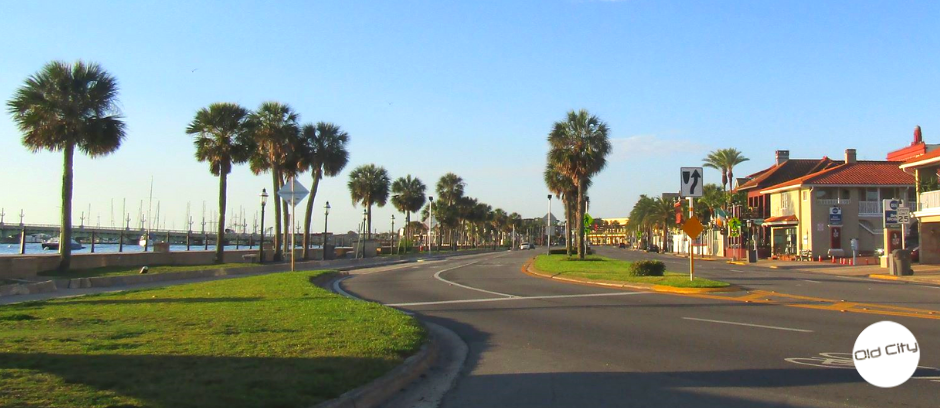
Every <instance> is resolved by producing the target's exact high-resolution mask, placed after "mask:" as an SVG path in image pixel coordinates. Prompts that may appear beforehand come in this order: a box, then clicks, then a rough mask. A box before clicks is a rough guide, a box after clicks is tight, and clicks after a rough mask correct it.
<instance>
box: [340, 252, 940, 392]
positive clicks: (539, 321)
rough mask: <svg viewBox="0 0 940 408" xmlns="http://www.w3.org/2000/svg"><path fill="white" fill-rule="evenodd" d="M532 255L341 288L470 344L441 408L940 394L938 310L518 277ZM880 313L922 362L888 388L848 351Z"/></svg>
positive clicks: (704, 269) (808, 277)
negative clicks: (856, 309)
mask: <svg viewBox="0 0 940 408" xmlns="http://www.w3.org/2000/svg"><path fill="white" fill-rule="evenodd" d="M599 252H600V253H601V254H604V255H608V256H612V257H617V258H623V259H641V258H657V259H662V260H664V261H666V262H667V265H668V268H669V269H670V270H676V271H684V270H687V269H684V267H685V266H686V265H687V262H688V261H687V260H684V259H680V258H675V257H671V256H665V255H655V254H645V253H640V252H634V251H628V250H618V249H613V248H601V249H600V251H599ZM535 254H536V251H514V252H503V253H497V254H485V255H475V256H468V257H457V258H451V259H447V260H442V261H432V262H421V263H415V264H412V265H409V266H407V267H404V268H397V269H387V270H380V271H379V272H375V273H368V274H361V275H356V276H354V277H353V278H350V279H346V280H344V281H343V282H342V284H341V286H342V288H343V289H344V290H345V291H347V292H349V293H351V294H353V295H355V296H358V297H361V298H364V299H369V300H374V301H377V302H381V303H385V304H388V305H391V306H393V307H397V308H400V309H403V310H405V311H408V312H411V313H415V314H416V315H417V316H418V317H419V318H421V319H427V320H429V321H433V322H435V323H438V324H440V325H443V326H445V327H448V328H450V329H451V330H453V331H455V332H456V333H457V334H458V335H459V336H460V337H461V338H462V339H463V340H464V341H465V342H466V343H467V344H468V345H469V355H468V358H467V364H466V366H465V368H464V372H463V373H462V374H461V376H460V378H459V379H458V381H457V384H456V386H455V387H454V388H453V389H452V390H451V391H450V392H449V393H448V394H447V395H446V396H445V398H444V400H443V401H442V404H441V406H443V407H608V406H610V407H620V406H636V407H647V406H693V407H769V406H807V407H816V406H820V407H830V406H842V407H845V406H852V407H855V406H861V407H885V406H892V407H907V406H910V407H936V406H937V405H938V401H940V370H933V369H931V368H933V367H940V353H938V351H940V344H938V343H940V320H936V319H929V318H916V317H906V316H891V315H882V314H871V313H869V312H866V313H853V312H840V311H838V310H817V309H806V308H801V307H790V306H792V305H798V304H800V303H801V302H802V301H800V300H794V301H792V302H788V301H787V300H786V298H785V299H783V300H778V301H777V302H776V303H774V304H766V303H746V302H743V301H738V300H733V299H725V298H722V297H716V298H712V297H697V296H685V295H672V294H661V293H652V292H637V291H623V290H612V289H606V288H598V287H591V286H581V285H572V284H566V283H560V282H554V281H549V280H545V279H541V278H536V277H532V276H529V275H526V274H523V273H522V272H521V271H520V268H521V266H522V265H523V263H524V262H525V261H526V260H527V259H529V258H530V257H532V256H534V255H535ZM697 272H698V273H699V274H700V276H706V277H714V278H717V279H723V280H727V281H731V282H732V283H736V284H739V285H742V286H745V287H747V288H750V289H756V290H759V291H767V292H768V293H770V292H772V291H776V292H777V294H792V295H800V296H806V297H814V298H826V299H834V300H836V301H842V300H844V301H846V302H856V303H864V304H865V305H868V306H871V307H873V308H874V309H876V308H877V306H878V305H881V304H886V305H890V306H893V307H899V306H900V307H907V308H918V309H932V310H940V289H936V288H933V287H929V286H916V285H909V284H898V283H893V282H886V283H882V282H880V281H868V280H863V279H841V278H835V277H828V276H821V275H814V274H807V273H797V272H793V271H786V270H776V269H766V268H753V267H750V266H741V267H739V266H734V265H727V264H723V263H717V262H714V263H711V264H708V265H706V264H705V262H702V263H700V265H698V268H697ZM752 293H760V292H752ZM740 295H741V294H735V295H734V296H740ZM729 296H731V295H729ZM867 309H868V308H867V307H866V310H867ZM874 309H873V310H874ZM881 320H892V321H896V322H898V323H901V324H903V325H905V326H906V327H907V328H908V329H910V330H911V331H912V332H913V333H914V335H915V336H916V337H917V339H918V343H919V344H920V347H921V350H922V353H921V362H920V365H921V366H923V367H926V368H923V369H919V370H918V372H917V373H915V378H913V379H911V380H910V381H908V382H907V383H905V384H904V385H902V386H900V387H897V388H893V389H880V388H877V387H874V386H871V385H869V384H867V383H866V382H864V380H863V379H862V378H861V377H860V376H859V375H858V373H857V372H856V371H855V369H854V367H853V366H852V361H851V359H850V356H849V353H850V352H851V348H852V346H853V345H854V342H855V339H856V337H857V336H858V334H859V333H860V332H861V331H862V330H863V329H864V328H865V327H867V326H868V325H869V324H871V323H874V322H877V321H881ZM929 377H935V378H929Z"/></svg>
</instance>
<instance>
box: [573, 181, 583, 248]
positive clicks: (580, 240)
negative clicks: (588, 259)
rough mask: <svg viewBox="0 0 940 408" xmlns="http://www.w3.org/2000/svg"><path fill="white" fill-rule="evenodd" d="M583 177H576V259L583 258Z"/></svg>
mask: <svg viewBox="0 0 940 408" xmlns="http://www.w3.org/2000/svg"><path fill="white" fill-rule="evenodd" d="M583 220H584V178H579V179H578V219H577V220H575V224H577V225H576V227H577V229H578V259H584V251H585V248H584V226H583V225H582V223H583Z"/></svg>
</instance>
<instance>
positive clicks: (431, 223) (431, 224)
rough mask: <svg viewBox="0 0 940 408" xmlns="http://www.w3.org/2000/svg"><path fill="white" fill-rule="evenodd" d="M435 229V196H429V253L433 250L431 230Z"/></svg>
mask: <svg viewBox="0 0 940 408" xmlns="http://www.w3.org/2000/svg"><path fill="white" fill-rule="evenodd" d="M433 229H434V197H431V196H428V253H430V252H431V245H432V242H433V241H431V231H432V230H433Z"/></svg>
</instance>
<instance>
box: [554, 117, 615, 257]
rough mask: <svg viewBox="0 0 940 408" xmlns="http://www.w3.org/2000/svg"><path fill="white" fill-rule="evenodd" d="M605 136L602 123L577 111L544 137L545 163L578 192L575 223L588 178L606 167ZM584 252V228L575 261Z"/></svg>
mask: <svg viewBox="0 0 940 408" xmlns="http://www.w3.org/2000/svg"><path fill="white" fill-rule="evenodd" d="M608 132H609V129H608V127H607V124H606V123H604V122H602V121H601V120H600V119H598V118H597V116H594V115H591V114H590V113H588V111H587V110H584V109H581V110H580V111H577V112H575V111H570V112H568V117H567V120H565V121H561V122H555V124H554V126H553V127H552V131H551V133H549V135H548V143H549V145H550V147H551V150H550V151H549V153H548V162H549V163H550V164H551V165H552V166H554V167H556V168H557V169H558V171H559V172H561V173H562V174H563V175H565V176H567V177H568V178H570V179H571V181H572V183H574V185H575V186H576V187H577V188H578V195H577V197H578V199H577V220H583V219H584V213H585V209H584V207H585V195H586V192H587V182H588V178H590V177H591V176H593V175H594V174H597V173H598V172H600V171H601V170H603V169H604V167H605V166H606V165H607V155H608V154H610V150H611V146H610V139H609V138H608V136H607V134H608ZM579 224H580V222H579ZM584 251H585V247H584V228H578V258H579V259H584Z"/></svg>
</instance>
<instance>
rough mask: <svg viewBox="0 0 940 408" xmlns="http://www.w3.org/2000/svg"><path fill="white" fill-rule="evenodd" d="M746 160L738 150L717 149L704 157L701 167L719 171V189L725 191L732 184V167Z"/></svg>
mask: <svg viewBox="0 0 940 408" xmlns="http://www.w3.org/2000/svg"><path fill="white" fill-rule="evenodd" d="M748 160H750V159H748V158H747V157H744V155H743V154H741V152H740V151H738V149H734V148H728V149H718V150H715V151H712V152H711V153H709V154H708V156H705V159H703V163H702V165H704V166H705V167H709V168H713V169H716V170H719V171H721V188H722V189H723V190H725V191H727V190H728V189H730V188H731V187H732V186H733V183H734V166H737V165H739V164H741V163H744V162H746V161H748ZM726 186H727V187H726Z"/></svg>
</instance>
